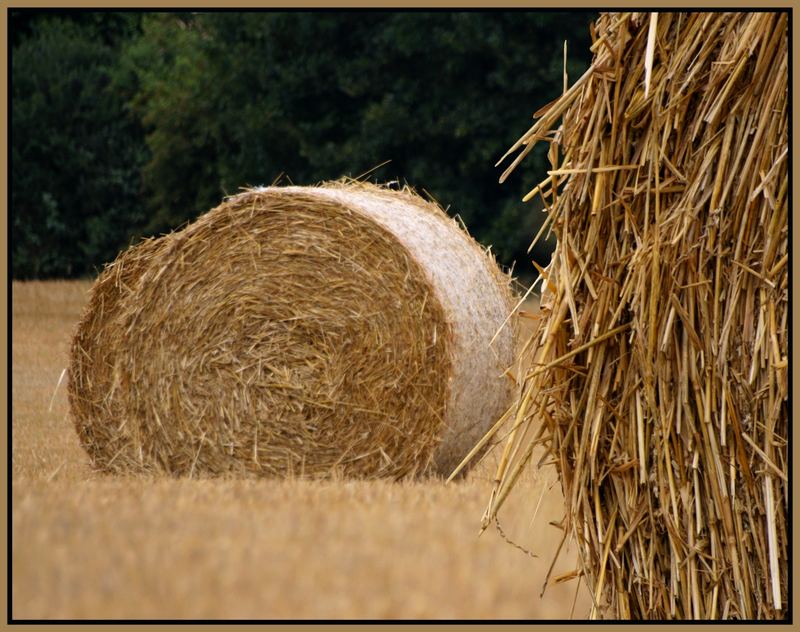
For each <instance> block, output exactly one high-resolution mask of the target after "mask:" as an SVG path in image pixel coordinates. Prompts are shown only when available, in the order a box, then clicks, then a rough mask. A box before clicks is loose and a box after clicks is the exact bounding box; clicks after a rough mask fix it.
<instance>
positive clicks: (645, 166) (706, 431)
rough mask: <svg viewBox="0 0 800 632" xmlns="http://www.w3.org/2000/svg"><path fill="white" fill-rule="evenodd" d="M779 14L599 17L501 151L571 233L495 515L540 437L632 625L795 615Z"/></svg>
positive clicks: (588, 547)
mask: <svg viewBox="0 0 800 632" xmlns="http://www.w3.org/2000/svg"><path fill="white" fill-rule="evenodd" d="M787 22H788V14H787V13H783V14H780V13H660V14H647V13H644V14H643V13H622V14H617V13H604V14H602V15H601V16H600V18H599V19H598V21H597V24H596V28H594V29H593V31H592V36H593V40H594V44H593V46H592V51H593V52H594V60H593V63H592V66H591V67H590V69H589V70H588V71H587V72H586V73H585V74H584V75H583V76H582V77H581V78H580V79H578V80H577V81H576V82H575V84H574V85H573V86H572V87H571V88H570V89H569V90H565V93H564V94H563V95H562V97H561V98H559V99H557V100H556V101H555V102H553V103H551V104H549V105H548V106H545V107H543V108H542V109H541V110H540V111H539V112H538V113H537V116H540V117H541V118H540V119H539V120H538V121H537V122H536V123H535V124H534V126H533V127H532V128H531V129H530V130H529V131H528V132H527V133H526V134H525V135H524V136H523V137H522V138H521V139H520V140H519V141H518V142H517V143H516V145H515V146H514V147H513V148H512V149H511V150H510V151H509V154H510V153H513V152H514V151H516V150H517V149H519V154H518V155H517V156H516V157H515V159H514V160H513V162H512V163H511V165H510V166H509V167H508V169H507V170H506V172H505V174H504V176H503V177H505V176H507V175H508V174H509V173H510V171H511V170H513V169H514V167H515V166H516V165H517V164H519V162H520V160H522V158H523V157H524V156H525V155H526V154H527V153H529V152H530V151H531V149H532V148H533V147H534V145H536V144H537V143H538V142H539V141H542V140H544V141H547V142H549V144H550V153H549V157H550V161H551V164H552V169H551V171H549V172H548V178H547V179H545V180H544V181H543V182H542V183H541V184H540V185H538V186H537V187H536V188H535V189H533V190H532V191H531V193H530V195H529V197H533V196H535V195H538V196H539V197H540V198H541V199H542V200H543V202H544V204H545V206H546V208H547V212H548V219H547V222H548V223H551V224H552V228H553V231H554V233H555V234H556V237H557V239H558V245H557V248H556V252H555V254H554V255H553V260H552V263H551V264H550V266H549V267H548V269H547V270H546V271H543V272H542V277H543V279H544V284H545V287H546V289H547V291H546V293H545V296H546V298H543V299H542V316H543V317H542V319H541V321H540V324H539V327H538V328H537V330H536V331H535V333H534V335H533V336H531V338H530V340H529V357H531V358H532V359H533V363H532V365H531V369H530V370H529V371H528V372H527V373H526V374H525V375H524V387H523V389H522V391H521V393H520V396H519V399H518V402H517V405H516V406H515V413H514V414H515V420H516V426H515V430H514V432H513V433H512V436H511V437H510V439H509V441H508V443H507V444H506V450H505V452H504V456H503V460H502V462H501V467H499V469H498V475H497V478H498V481H499V483H498V487H497V489H496V490H495V491H494V493H493V495H492V499H493V500H492V507H491V509H490V511H489V514H488V515H489V516H491V515H492V514H493V513H494V512H496V511H497V510H498V509H499V507H500V506H501V505H502V504H503V502H504V499H505V498H507V495H508V493H509V491H510V490H511V489H513V488H514V486H515V482H516V480H517V476H518V475H519V473H520V472H522V471H523V470H524V469H525V468H526V467H527V465H528V464H529V463H530V462H533V459H531V455H532V452H533V451H534V449H535V448H536V447H537V446H542V445H545V446H546V447H547V448H548V450H549V451H550V453H551V456H552V460H553V461H554V462H555V463H557V467H558V469H559V475H560V480H561V482H562V484H563V488H564V493H565V496H566V499H567V518H568V520H567V524H568V532H569V535H570V536H571V537H572V538H573V539H574V540H575V541H576V542H578V545H579V550H580V551H581V552H582V555H581V557H582V560H581V566H582V568H583V570H584V572H585V576H586V579H587V582H588V584H589V585H590V587H591V590H592V592H593V594H594V596H595V600H596V604H595V605H596V610H595V611H594V614H597V615H603V616H612V617H619V618H652V619H671V618H678V619H682V618H695V619H706V618H708V619H716V618H722V619H727V618H731V619H782V618H784V617H785V616H786V612H787V596H788V595H787V592H788V591H787V581H788V572H789V560H788V544H789V542H788V537H789V532H788V524H787V518H788V516H787V508H788V491H789V484H788V476H787V467H788V450H787V442H788V431H789V418H788V380H787V370H788V331H787V317H788V267H787V265H786V263H787V260H788V208H789V205H788V177H787V163H788V160H787V156H788V90H787V80H788V61H789V58H788V39H787V37H788V34H787Z"/></svg>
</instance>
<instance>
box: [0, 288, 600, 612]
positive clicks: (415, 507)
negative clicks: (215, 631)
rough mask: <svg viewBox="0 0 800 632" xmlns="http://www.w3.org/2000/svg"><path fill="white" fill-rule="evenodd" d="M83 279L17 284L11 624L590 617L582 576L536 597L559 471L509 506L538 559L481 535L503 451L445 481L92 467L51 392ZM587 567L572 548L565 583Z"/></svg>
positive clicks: (563, 562) (509, 527)
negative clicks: (248, 476)
mask: <svg viewBox="0 0 800 632" xmlns="http://www.w3.org/2000/svg"><path fill="white" fill-rule="evenodd" d="M88 288H89V283H87V282H30V283H14V284H13V287H12V302H13V309H12V314H13V316H12V318H13V320H12V326H13V337H12V361H13V375H12V406H13V408H12V432H13V437H12V467H13V477H12V537H13V544H12V560H11V567H12V586H13V593H12V607H13V616H14V617H15V618H18V619H26V618H56V619H58V618H223V619H227V618H231V619H232V618H260V619H262V618H263V619H281V618H311V619H314V618H411V619H414V618H431V619H440V618H521V619H535V618H568V617H569V616H570V612H571V610H572V608H573V602H574V601H575V599H576V597H577V601H576V602H575V606H574V616H575V617H576V618H583V617H585V616H587V614H588V611H589V605H590V597H589V595H588V593H587V591H586V590H585V588H584V587H583V586H582V585H579V584H578V583H577V582H576V581H571V582H566V583H564V584H558V585H554V586H551V587H548V589H547V591H546V592H545V594H544V596H543V597H540V592H541V590H542V584H543V581H544V578H545V576H546V573H547V569H548V567H549V565H550V562H551V561H552V556H553V553H554V550H555V547H556V546H557V544H558V542H559V540H560V533H561V532H560V531H559V530H558V528H557V527H554V526H551V525H550V524H549V523H550V522H551V521H556V522H557V521H559V520H560V519H561V516H562V513H561V503H562V499H561V495H560V488H559V485H558V483H557V482H555V473H554V472H553V471H552V470H550V469H547V470H543V471H541V472H537V473H532V474H531V475H530V476H529V477H528V478H527V479H526V480H525V481H524V482H523V484H522V485H520V488H519V490H518V492H517V494H516V497H515V498H514V499H513V503H512V505H511V506H510V507H508V509H507V510H506V511H505V517H503V516H502V515H501V519H502V523H501V524H502V527H503V529H504V531H505V533H506V535H507V536H508V537H509V538H511V539H512V540H514V541H515V542H517V543H519V544H521V545H522V546H524V547H525V548H527V549H529V550H530V551H532V552H534V553H536V554H537V555H538V558H531V557H529V556H527V555H526V554H525V553H523V552H522V551H520V550H519V549H517V548H515V547H513V546H511V545H510V544H508V543H507V542H505V541H504V540H503V538H502V537H501V536H500V535H499V533H498V532H497V531H496V530H495V529H494V528H490V529H488V530H487V531H486V532H485V533H484V534H483V535H482V536H481V537H480V538H479V537H477V536H478V528H479V525H480V518H481V515H482V514H483V510H484V507H485V505H486V502H487V500H488V497H489V492H490V489H491V479H492V472H493V465H494V463H495V461H494V460H493V459H495V458H496V456H490V458H489V459H487V460H486V462H485V463H484V464H481V465H480V466H479V467H478V468H476V470H474V471H473V472H471V473H470V475H469V476H468V477H467V479H466V480H465V481H462V482H459V483H454V484H450V485H445V484H444V483H443V482H441V481H420V482H407V483H391V482H387V481H358V482H347V481H329V482H312V481H302V480H288V481H280V480H227V479H215V480H210V479H205V480H185V479H184V480H178V479H171V478H154V479H145V478H118V477H108V476H102V475H98V474H95V473H94V472H92V470H91V468H90V466H89V462H88V459H87V457H86V455H85V454H84V453H83V451H82V449H81V447H80V445H79V443H78V438H77V435H76V434H75V431H74V430H73V428H72V425H71V421H70V419H69V414H68V406H67V397H66V388H65V384H64V383H61V385H60V387H58V388H56V386H57V384H58V383H59V376H60V375H61V372H62V369H64V367H66V365H67V353H68V344H69V338H70V335H71V333H72V331H73V329H74V327H75V324H76V323H77V320H78V317H79V314H80V311H81V309H82V307H83V305H84V302H85V299H86V291H87V289H88ZM54 394H55V395H54ZM537 507H538V511H537ZM534 518H535V520H534ZM575 566H576V552H575V550H574V548H573V549H570V550H567V551H566V553H562V555H561V558H560V560H559V561H558V563H557V564H556V567H555V570H554V572H553V576H557V575H559V574H561V573H565V572H567V571H570V570H572V569H573V568H575Z"/></svg>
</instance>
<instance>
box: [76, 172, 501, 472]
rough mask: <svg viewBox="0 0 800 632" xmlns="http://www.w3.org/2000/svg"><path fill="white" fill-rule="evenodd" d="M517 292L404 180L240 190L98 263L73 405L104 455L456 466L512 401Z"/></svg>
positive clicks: (89, 439) (187, 461)
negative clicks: (396, 184) (386, 184)
mask: <svg viewBox="0 0 800 632" xmlns="http://www.w3.org/2000/svg"><path fill="white" fill-rule="evenodd" d="M512 308H513V299H512V293H511V291H510V287H509V278H508V277H507V276H506V275H505V274H503V273H502V272H501V271H500V270H499V269H498V267H497V265H496V264H495V262H494V259H493V258H492V257H491V256H490V255H489V254H488V253H487V252H485V251H484V250H483V249H481V248H480V247H479V246H478V244H477V243H475V242H474V241H473V240H472V239H471V238H470V237H469V236H468V235H467V234H466V232H465V231H463V230H462V229H461V228H460V227H459V226H458V225H457V224H456V222H455V221H454V220H452V219H450V218H448V217H447V215H446V214H445V213H444V212H443V211H442V210H441V209H440V208H439V207H438V206H436V205H435V204H432V203H430V202H426V201H424V200H423V199H421V198H420V197H418V196H417V195H415V194H414V193H412V192H411V191H410V190H403V191H392V190H389V189H386V188H380V187H377V186H373V185H367V184H363V183H350V184H345V183H334V184H328V185H324V186H320V187H270V188H260V189H254V190H249V191H247V192H244V193H242V194H240V195H236V196H233V197H231V198H228V199H227V200H226V201H225V202H224V203H223V204H221V205H220V206H218V207H217V208H215V209H213V210H212V211H210V212H208V213H207V214H205V215H203V216H202V217H200V218H199V219H198V220H196V221H195V222H194V223H192V224H190V225H189V226H187V227H186V228H184V229H183V230H181V231H179V232H176V233H172V234H169V235H166V236H164V237H162V238H160V239H155V240H149V241H144V242H142V243H140V244H139V245H137V246H135V247H133V248H131V249H129V250H128V251H126V252H124V253H123V254H122V255H120V257H119V258H118V259H117V260H116V261H115V262H114V263H113V264H111V265H110V266H108V267H107V268H106V269H105V270H104V272H103V273H102V274H101V275H100V277H99V278H98V280H97V281H96V283H95V285H94V287H93V289H92V292H91V298H90V302H89V305H88V306H87V309H86V312H85V314H84V316H83V319H82V321H81V323H80V325H79V327H78V331H77V334H76V335H75V338H74V341H73V346H72V357H71V366H70V371H69V377H70V380H69V395H70V405H71V410H72V414H73V418H74V422H75V425H76V428H77V430H78V434H79V436H80V439H81V442H82V444H83V446H84V447H85V448H86V450H87V451H88V453H89V455H90V457H91V459H92V461H93V463H94V465H95V466H96V467H97V468H99V469H101V470H104V471H108V472H142V471H155V472H157V471H163V472H168V473H171V474H176V475H190V476H191V475H196V474H222V473H237V474H244V473H254V474H260V475H286V474H295V475H308V476H326V475H334V474H336V475H339V474H341V475H345V476H388V477H403V476H410V475H414V474H422V473H425V472H436V473H441V474H447V473H449V472H450V470H451V469H452V468H453V467H454V466H455V465H456V464H457V463H458V462H459V461H460V460H461V458H462V457H463V456H464V455H465V454H466V452H467V451H468V450H469V448H470V447H471V446H472V444H474V443H475V441H477V439H478V438H479V437H480V436H481V435H482V434H483V433H485V432H486V430H487V429H488V427H489V425H490V424H491V423H492V422H493V420H494V418H496V417H497V416H498V415H500V414H501V413H502V412H503V411H505V410H506V409H507V408H508V406H509V404H510V395H511V393H510V388H509V380H508V378H506V377H504V376H503V371H504V369H505V368H506V367H507V366H508V365H509V364H510V362H511V360H512V358H513V332H512V331H511V330H510V329H509V328H504V329H503V331H501V332H500V334H499V335H498V336H497V338H496V339H495V340H494V342H493V343H492V345H491V351H490V342H491V341H492V338H493V337H494V335H495V333H496V332H497V331H498V329H500V327H501V325H502V323H503V321H504V320H505V319H506V317H507V315H508V313H509V312H510V311H511V309H512Z"/></svg>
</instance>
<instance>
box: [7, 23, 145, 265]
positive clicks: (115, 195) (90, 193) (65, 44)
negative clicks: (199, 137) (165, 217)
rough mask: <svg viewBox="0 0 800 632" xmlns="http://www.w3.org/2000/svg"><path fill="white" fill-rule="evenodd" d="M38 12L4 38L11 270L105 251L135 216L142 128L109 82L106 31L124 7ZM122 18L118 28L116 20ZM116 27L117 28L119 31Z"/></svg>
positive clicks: (103, 257) (110, 251)
mask: <svg viewBox="0 0 800 632" xmlns="http://www.w3.org/2000/svg"><path fill="white" fill-rule="evenodd" d="M114 17H119V16H113V15H111V14H109V15H108V16H105V17H104V18H103V19H100V18H97V19H96V20H93V21H85V22H84V21H81V20H75V19H68V18H63V17H59V16H48V19H41V20H38V21H36V22H34V23H33V24H29V25H28V27H29V29H30V31H31V32H30V34H29V36H28V37H26V38H25V39H24V40H23V41H21V42H20V43H19V45H18V46H17V47H16V48H14V50H13V54H12V71H11V72H12V84H11V98H12V110H11V185H12V186H11V207H12V212H11V220H12V221H11V235H12V266H13V274H14V276H15V277H18V278H28V277H52V276H73V275H78V274H84V273H86V272H90V271H91V270H92V266H94V265H99V264H100V263H102V262H103V261H107V260H110V259H113V257H114V256H115V255H116V253H117V251H118V250H119V249H120V248H121V247H123V246H124V245H125V244H126V243H127V241H128V240H129V239H130V237H131V234H132V233H133V232H135V231H136V230H137V228H139V227H140V226H141V225H143V223H144V220H145V219H146V209H145V207H144V206H143V205H142V203H141V201H140V199H139V195H140V189H141V187H140V181H141V178H140V176H139V173H138V172H139V170H140V169H141V167H142V166H143V165H144V163H145V161H146V146H145V144H144V139H143V134H142V132H141V129H140V128H139V126H138V124H137V123H136V121H135V119H134V118H133V117H132V116H128V115H127V113H126V111H127V105H126V101H127V98H126V96H125V95H123V94H121V93H119V92H118V91H116V90H114V89H112V88H111V80H112V74H113V72H114V67H115V65H116V63H117V60H118V57H119V53H118V45H117V42H114V41H108V31H106V27H107V26H108V27H109V28H110V27H111V25H114V26H116V27H117V29H118V30H117V33H118V36H119V37H120V38H122V37H125V36H126V35H127V36H130V35H132V34H133V32H134V31H135V30H136V24H135V22H134V19H135V18H133V17H131V18H128V19H126V20H124V23H125V24H123V23H122V22H123V21H120V20H116V19H113V18H114ZM125 25H127V28H123V27H124V26H125ZM123 33H125V34H123Z"/></svg>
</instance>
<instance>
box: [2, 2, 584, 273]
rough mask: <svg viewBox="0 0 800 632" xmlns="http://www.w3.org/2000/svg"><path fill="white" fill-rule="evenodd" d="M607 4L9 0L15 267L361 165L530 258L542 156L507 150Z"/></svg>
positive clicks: (49, 269)
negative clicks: (63, 4)
mask: <svg viewBox="0 0 800 632" xmlns="http://www.w3.org/2000/svg"><path fill="white" fill-rule="evenodd" d="M594 17H595V14H593V13H585V12H576V11H573V12H568V13H558V12H520V11H506V12H499V11H498V12H484V11H470V12H441V11H439V12H417V11H413V12H390V11H342V12H322V11H318V12H252V13H242V12H208V13H145V12H94V11H71V12H66V11H65V12H56V11H41V10H15V11H12V13H11V23H10V33H11V40H12V41H11V45H12V54H11V68H12V70H11V89H10V92H11V106H12V107H11V187H12V188H11V193H12V194H11V236H12V243H11V251H12V273H13V276H14V278H18V279H26V278H63V277H81V276H91V275H94V274H96V272H97V271H98V269H99V268H100V267H102V265H103V263H105V262H108V261H111V260H112V259H113V258H114V257H115V256H116V254H117V253H118V251H119V250H120V249H122V248H124V247H126V246H127V245H128V244H130V243H132V242H134V241H136V240H137V239H139V238H140V237H142V236H147V235H153V234H158V233H162V232H166V231H169V230H171V229H173V228H176V227H178V226H180V225H181V224H183V223H185V222H186V221H188V220H191V219H193V218H195V217H196V216H197V215H199V214H200V213H203V212H205V211H206V210H208V209H210V208H212V207H213V206H216V205H217V204H218V203H219V202H220V201H221V199H222V198H223V197H224V196H225V195H228V194H232V193H235V192H236V191H238V190H239V189H240V188H241V187H245V186H248V185H269V184H271V183H272V182H273V181H275V180H277V179H279V178H281V182H283V183H288V182H292V183H295V184H313V183H315V182H318V181H320V180H324V179H335V178H339V177H342V176H351V177H357V176H359V175H361V174H363V173H364V172H370V173H369V175H368V176H367V179H369V180H372V181H378V182H388V181H398V182H399V183H401V184H402V183H408V184H410V185H411V186H413V187H415V188H416V189H417V190H418V191H420V192H423V191H425V192H428V193H429V194H430V195H431V196H433V197H434V198H435V199H436V200H437V201H439V202H440V203H441V204H442V205H443V206H445V207H446V208H447V209H448V212H450V213H451V214H453V215H455V214H458V215H460V216H461V217H462V219H463V220H464V222H465V223H466V225H467V227H468V228H469V230H470V232H471V233H472V234H473V236H475V237H476V238H477V239H478V240H479V241H481V242H482V243H484V244H486V245H490V244H491V245H492V246H493V249H494V252H495V253H496V254H497V255H498V258H499V260H500V261H501V262H502V263H504V264H506V265H511V264H512V262H515V261H516V270H517V272H518V273H519V274H522V275H523V276H525V275H527V274H528V273H530V272H532V271H533V268H532V266H531V264H530V261H529V255H527V254H526V250H527V247H528V245H529V242H530V239H531V236H532V235H533V234H534V233H535V231H536V229H537V227H538V226H539V225H540V223H541V221H542V220H543V219H544V215H543V213H541V212H540V207H538V206H537V204H536V203H535V202H532V203H529V204H523V203H522V202H521V197H522V196H523V195H524V193H525V192H527V191H528V190H529V189H530V188H531V187H532V186H533V185H534V184H536V182H538V180H539V179H540V178H541V176H542V175H543V174H544V170H545V169H546V162H545V157H544V154H543V151H542V150H540V151H539V152H538V153H536V155H534V156H533V159H528V160H527V161H526V164H525V166H524V168H523V169H520V170H518V173H515V175H514V176H513V177H512V178H511V179H510V180H509V181H508V182H506V183H505V184H503V185H500V184H498V181H497V179H498V176H499V170H498V169H495V168H494V163H495V162H496V161H497V159H498V158H499V157H500V156H501V155H502V154H503V153H504V152H505V150H506V149H507V148H508V147H509V146H510V144H511V143H513V142H514V141H515V140H516V139H517V138H518V137H519V136H520V135H521V134H522V132H524V131H525V130H526V129H527V127H528V126H529V122H530V120H531V114H532V113H533V112H534V111H535V110H536V109H537V108H538V107H540V106H541V105H542V104H544V103H547V102H548V101H550V100H552V99H553V98H555V97H556V96H557V95H558V94H559V93H560V92H561V90H562V89H563V45H564V40H565V39H566V40H567V41H568V60H567V71H568V74H569V76H570V79H571V80H574V79H575V78H577V77H578V76H579V74H581V73H582V72H583V71H584V69H585V68H586V67H587V65H588V61H589V44H590V36H589V24H590V22H591V21H592V20H593V19H594ZM386 161H389V162H386ZM384 163H385V164H384ZM378 165H383V166H380V167H379V168H377V169H374V168H375V167H376V166H378ZM373 169H374V170H373ZM370 170H372V171H370ZM551 248H552V244H551V243H546V242H544V243H542V244H541V246H540V247H538V248H537V250H536V251H534V252H533V253H531V255H530V257H533V258H535V259H537V260H538V261H539V262H540V263H546V262H547V260H548V259H549V252H550V249H551Z"/></svg>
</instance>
